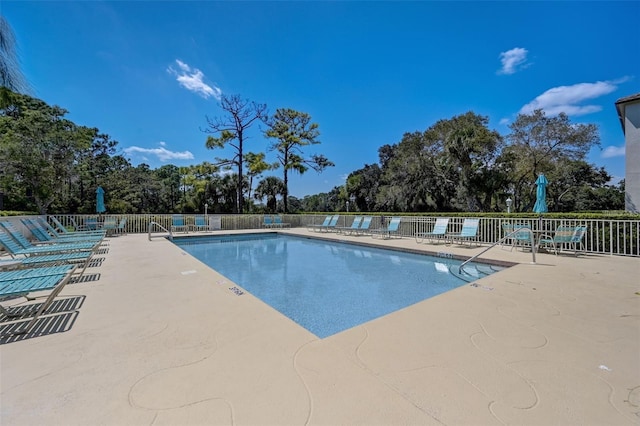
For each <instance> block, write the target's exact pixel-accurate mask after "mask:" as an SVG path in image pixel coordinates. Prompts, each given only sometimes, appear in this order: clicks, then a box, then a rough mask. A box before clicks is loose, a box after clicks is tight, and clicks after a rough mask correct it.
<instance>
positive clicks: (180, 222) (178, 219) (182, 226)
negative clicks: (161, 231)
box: [171, 214, 189, 233]
mask: <svg viewBox="0 0 640 426" xmlns="http://www.w3.org/2000/svg"><path fill="white" fill-rule="evenodd" d="M180 231H182V232H185V233H187V232H189V225H187V224H186V222H185V221H184V215H181V214H174V215H172V216H171V232H180Z"/></svg>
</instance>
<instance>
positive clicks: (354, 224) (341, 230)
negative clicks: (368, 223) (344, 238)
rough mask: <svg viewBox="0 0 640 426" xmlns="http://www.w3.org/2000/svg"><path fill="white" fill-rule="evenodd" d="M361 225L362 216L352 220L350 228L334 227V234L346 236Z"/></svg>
mask: <svg viewBox="0 0 640 426" xmlns="http://www.w3.org/2000/svg"><path fill="white" fill-rule="evenodd" d="M361 223H362V216H356V217H354V218H353V222H351V226H336V232H337V233H338V234H342V233H344V234H347V233H349V232H351V231H355V230H357V229H358V228H360V224H361Z"/></svg>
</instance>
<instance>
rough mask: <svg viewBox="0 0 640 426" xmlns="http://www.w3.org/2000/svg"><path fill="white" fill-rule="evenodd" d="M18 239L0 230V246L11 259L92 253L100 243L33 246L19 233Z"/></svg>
mask: <svg viewBox="0 0 640 426" xmlns="http://www.w3.org/2000/svg"><path fill="white" fill-rule="evenodd" d="M5 229H6V228H5ZM16 236H17V237H18V238H20V243H18V241H17V240H14V239H13V238H12V236H10V235H9V234H8V233H6V232H5V231H3V230H1V229H0V245H2V246H3V247H4V248H5V250H7V252H8V253H9V254H10V255H11V257H16V256H25V257H27V256H33V255H40V254H56V253H57V254H59V253H69V252H75V251H80V252H92V251H95V250H96V249H97V248H98V247H99V246H100V242H99V241H97V242H88V243H87V242H84V243H68V244H58V243H55V244H44V245H41V246H35V245H33V244H31V243H30V242H29V241H28V240H27V239H26V238H25V237H24V235H22V234H20V233H19V232H18V233H17V234H16Z"/></svg>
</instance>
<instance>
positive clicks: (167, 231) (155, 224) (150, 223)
mask: <svg viewBox="0 0 640 426" xmlns="http://www.w3.org/2000/svg"><path fill="white" fill-rule="evenodd" d="M154 227H156V228H160V229H162V230H163V231H165V232H166V233H167V234H166V235H165V234H155V235H151V231H152V230H153V228H154ZM167 237H169V239H170V240H171V241H173V233H172V232H171V231H170V230H168V229H167V228H165V227H164V226H162V225H160V224H159V223H158V222H149V241H151V238H167Z"/></svg>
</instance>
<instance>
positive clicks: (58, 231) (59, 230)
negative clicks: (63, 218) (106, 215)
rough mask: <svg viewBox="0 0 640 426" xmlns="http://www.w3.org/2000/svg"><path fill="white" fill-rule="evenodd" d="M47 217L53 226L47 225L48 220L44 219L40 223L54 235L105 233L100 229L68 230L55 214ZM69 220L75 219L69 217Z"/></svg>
mask: <svg viewBox="0 0 640 426" xmlns="http://www.w3.org/2000/svg"><path fill="white" fill-rule="evenodd" d="M49 219H51V221H52V222H53V224H54V225H55V226H56V227H55V228H54V227H53V226H51V225H49V222H47V221H46V220H42V224H43V225H44V226H45V227H47V229H49V232H51V234H52V235H54V236H56V237H61V236H67V235H69V236H70V235H104V233H105V232H104V231H103V230H101V229H99V230H95V231H80V230H76V231H69V230H68V229H67V228H66V227H65V226H64V225H63V224H62V223H61V222H60V221H59V220H58V219H57V218H56V217H55V216H49ZM71 221H72V222H73V223H74V224H75V221H73V219H71Z"/></svg>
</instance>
